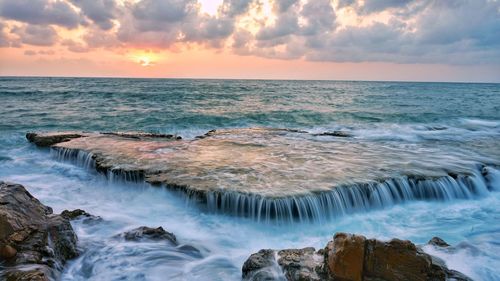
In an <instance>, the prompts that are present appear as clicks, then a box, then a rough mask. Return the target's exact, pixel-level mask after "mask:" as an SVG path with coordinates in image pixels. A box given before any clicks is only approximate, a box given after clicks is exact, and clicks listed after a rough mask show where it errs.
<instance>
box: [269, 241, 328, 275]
mask: <svg viewBox="0 0 500 281" xmlns="http://www.w3.org/2000/svg"><path fill="white" fill-rule="evenodd" d="M278 264H279V266H280V267H281V268H283V270H284V273H285V276H286V278H287V279H288V280H304V281H305V280H310V281H321V280H325V279H326V275H325V271H324V268H323V256H322V255H320V254H318V253H316V250H315V249H314V248H312V247H309V248H304V249H288V250H281V251H278Z"/></svg>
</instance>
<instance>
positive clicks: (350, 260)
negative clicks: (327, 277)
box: [327, 233, 366, 281]
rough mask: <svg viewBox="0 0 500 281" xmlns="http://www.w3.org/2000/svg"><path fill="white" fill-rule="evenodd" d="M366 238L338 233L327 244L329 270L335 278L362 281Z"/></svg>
mask: <svg viewBox="0 0 500 281" xmlns="http://www.w3.org/2000/svg"><path fill="white" fill-rule="evenodd" d="M365 242H366V238H365V237H364V236H361V235H352V234H346V233H337V234H335V236H334V238H333V243H329V245H328V246H327V263H328V270H329V272H330V274H331V275H333V277H334V278H335V280H341V281H342V280H346V281H347V280H349V281H362V280H363V262H364V255H365Z"/></svg>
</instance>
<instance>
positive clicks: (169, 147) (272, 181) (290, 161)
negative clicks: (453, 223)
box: [28, 128, 497, 220]
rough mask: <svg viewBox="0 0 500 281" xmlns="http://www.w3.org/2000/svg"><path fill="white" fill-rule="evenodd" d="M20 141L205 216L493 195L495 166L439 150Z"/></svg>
mask: <svg viewBox="0 0 500 281" xmlns="http://www.w3.org/2000/svg"><path fill="white" fill-rule="evenodd" d="M76 135H79V136H80V137H73V136H76ZM58 136H60V137H58ZM68 136H71V137H72V138H70V139H68V138H69V137H68ZM28 139H29V140H30V141H33V142H34V143H35V144H40V143H41V144H42V146H45V144H48V143H51V144H52V145H51V148H52V150H53V152H54V153H55V154H56V156H57V157H59V158H60V159H62V160H73V161H75V160H76V161H77V162H78V163H79V164H81V165H83V166H86V167H89V168H93V169H96V170H98V171H101V172H103V173H106V174H108V176H109V177H111V178H122V179H126V180H135V181H143V180H144V181H146V182H149V183H151V184H158V185H164V186H167V187H168V188H172V189H178V190H182V191H183V192H185V193H186V194H187V195H188V196H189V197H191V198H194V199H197V200H198V201H200V202H202V203H204V204H205V205H207V206H208V207H209V209H211V210H223V211H230V212H231V213H234V214H237V215H243V216H249V217H254V218H257V219H262V220H268V219H275V218H278V219H285V220H286V219H289V218H292V217H294V218H299V219H305V218H311V217H314V218H315V219H317V218H318V217H324V216H331V215H333V214H342V213H347V212H351V211H356V210H364V209H369V208H373V207H383V206H387V205H392V204H395V203H398V202H402V201H407V200H415V199H428V198H430V199H439V200H447V199H453V198H470V197H472V196H475V195H478V194H484V193H486V192H488V190H489V189H490V188H491V187H490V186H488V179H487V177H486V178H485V175H484V174H483V173H482V172H483V171H481V169H483V168H482V167H481V166H478V163H492V162H495V161H497V160H496V159H493V160H492V159H486V158H481V157H478V156H477V155H475V154H471V153H470V152H467V151H456V152H453V151H449V150H446V151H441V150H440V148H439V147H438V146H437V145H433V146H432V147H425V146H416V145H415V146H413V147H408V145H401V146H398V145H394V146H390V145H386V144H380V143H367V142H363V141H356V140H355V138H336V137H333V138H330V139H329V138H328V136H325V135H321V136H317V135H315V134H310V133H307V132H304V131H298V130H288V129H269V128H248V129H227V130H212V131H209V132H208V133H206V134H205V135H203V136H200V137H199V138H195V139H193V140H183V139H180V138H179V137H177V136H175V135H164V134H148V133H78V134H76V133H74V132H72V133H71V134H70V133H60V134H57V133H48V134H36V133H31V134H29V136H28ZM58 139H60V140H61V142H59V143H54V140H58ZM464 155H465V156H464ZM484 169H486V170H487V169H488V168H484ZM484 169H483V170H484ZM325 214H326V215H325Z"/></svg>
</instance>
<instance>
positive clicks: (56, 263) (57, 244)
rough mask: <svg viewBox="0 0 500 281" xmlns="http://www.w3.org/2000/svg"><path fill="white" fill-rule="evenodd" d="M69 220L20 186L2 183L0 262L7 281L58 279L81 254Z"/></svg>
mask: <svg viewBox="0 0 500 281" xmlns="http://www.w3.org/2000/svg"><path fill="white" fill-rule="evenodd" d="M76 242H77V237H76V235H75V233H74V231H73V228H72V227H71V224H70V223H69V221H68V220H67V219H66V218H64V217H63V216H61V215H55V214H53V213H52V209H51V208H50V207H47V206H45V205H43V204H42V203H40V201H38V200H37V199H36V198H34V197H33V196H32V195H31V194H30V193H29V192H28V191H26V189H25V188H24V187H23V186H21V185H18V184H12V183H5V182H0V261H1V263H2V264H3V267H4V272H3V275H2V277H3V278H4V280H8V281H14V280H49V279H53V278H57V276H58V275H59V272H60V271H61V270H62V268H63V265H64V264H65V262H66V261H67V260H68V259H71V258H74V257H76V256H77V255H78V252H77V248H76Z"/></svg>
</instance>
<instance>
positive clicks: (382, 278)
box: [243, 233, 472, 281]
mask: <svg viewBox="0 0 500 281" xmlns="http://www.w3.org/2000/svg"><path fill="white" fill-rule="evenodd" d="M275 258H277V265H278V266H279V268H277V269H276V268H275V267H276V260H275ZM276 273H278V275H279V274H284V277H285V279H286V280H288V281H299V280H300V281H318V280H322V281H333V280H334V281H400V280H412V281H444V280H447V278H448V279H449V280H457V281H472V280H471V279H470V278H469V277H467V276H465V275H464V274H461V273H460V272H457V271H454V270H450V269H448V268H447V267H446V265H445V263H444V262H443V261H442V260H440V259H438V258H436V257H433V256H431V255H429V254H426V253H424V252H422V251H421V250H420V249H419V248H417V247H416V246H415V244H413V243H412V242H410V241H407V240H399V239H393V240H391V241H389V242H382V241H378V240H375V239H370V240H367V239H366V238H365V237H364V236H361V235H355V234H346V233H337V234H336V235H335V236H334V239H333V240H332V241H330V242H328V245H327V246H326V247H325V248H324V249H321V250H319V251H317V252H315V251H314V248H304V249H288V250H281V251H274V250H261V251H260V252H258V253H256V254H253V255H251V256H250V258H248V260H247V261H246V262H245V264H244V266H243V277H244V279H245V280H252V281H259V280H276V278H277V277H276V276H277V275H276ZM280 280H281V279H280Z"/></svg>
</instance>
